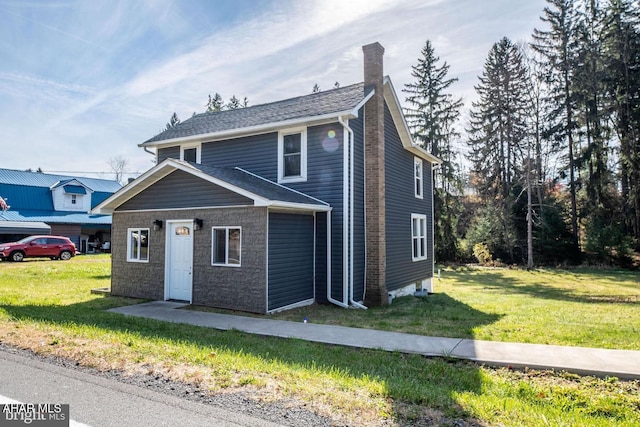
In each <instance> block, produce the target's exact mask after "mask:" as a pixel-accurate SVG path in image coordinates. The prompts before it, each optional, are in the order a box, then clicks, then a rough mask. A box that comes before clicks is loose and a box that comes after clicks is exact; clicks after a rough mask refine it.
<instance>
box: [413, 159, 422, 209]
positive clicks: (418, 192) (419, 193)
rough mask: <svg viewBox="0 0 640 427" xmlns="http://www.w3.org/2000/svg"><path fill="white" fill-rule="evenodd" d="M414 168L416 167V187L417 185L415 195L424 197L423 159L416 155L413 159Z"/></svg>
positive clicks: (420, 197) (419, 197)
mask: <svg viewBox="0 0 640 427" xmlns="http://www.w3.org/2000/svg"><path fill="white" fill-rule="evenodd" d="M413 169H414V178H415V179H414V187H415V195H416V198H418V199H422V190H423V185H422V181H423V180H422V159H419V158H417V157H415V158H414V159H413Z"/></svg>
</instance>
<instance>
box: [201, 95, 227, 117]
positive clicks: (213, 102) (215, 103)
mask: <svg viewBox="0 0 640 427" xmlns="http://www.w3.org/2000/svg"><path fill="white" fill-rule="evenodd" d="M205 107H206V108H207V110H206V111H207V113H212V112H218V111H222V109H223V107H224V101H222V96H220V94H219V93H218V92H216V94H215V95H214V96H213V97H212V96H211V95H209V100H208V101H207V103H206V104H205Z"/></svg>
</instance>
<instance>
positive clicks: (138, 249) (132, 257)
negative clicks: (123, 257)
mask: <svg viewBox="0 0 640 427" xmlns="http://www.w3.org/2000/svg"><path fill="white" fill-rule="evenodd" d="M127 234H128V237H129V238H128V240H127V261H129V262H149V229H148V228H129V229H128V230H127Z"/></svg>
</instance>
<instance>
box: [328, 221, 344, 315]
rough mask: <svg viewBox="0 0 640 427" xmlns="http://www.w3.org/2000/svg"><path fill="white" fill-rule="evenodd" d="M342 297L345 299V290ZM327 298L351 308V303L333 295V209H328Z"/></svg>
mask: <svg viewBox="0 0 640 427" xmlns="http://www.w3.org/2000/svg"><path fill="white" fill-rule="evenodd" d="M342 298H343V299H345V295H344V292H343V295H342ZM327 300H328V301H329V302H330V303H333V304H335V305H338V306H340V307H342V308H349V304H347V303H345V302H342V301H338V300H336V299H333V298H332V297H331V211H327Z"/></svg>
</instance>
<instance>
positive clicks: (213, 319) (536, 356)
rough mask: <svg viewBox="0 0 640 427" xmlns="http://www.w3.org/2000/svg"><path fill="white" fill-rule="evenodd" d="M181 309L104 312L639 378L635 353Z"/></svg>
mask: <svg viewBox="0 0 640 427" xmlns="http://www.w3.org/2000/svg"><path fill="white" fill-rule="evenodd" d="M186 305H187V304H184V303H177V302H169V301H154V302H149V303H143V304H137V305H130V306H126V307H119V308H114V309H111V310H109V311H111V312H113V313H120V314H125V315H127V316H136V317H146V318H150V319H156V320H163V321H167V322H174V323H186V324H190V325H197V326H204V327H208V328H215V329H221V330H230V329H237V330H239V331H244V332H248V333H251V334H257V335H267V336H274V337H282V338H298V339H301V340H307V341H314V342H319V343H325V344H337V345H344V346H349V347H360V348H372V349H381V350H388V351H399V352H403V353H417V354H422V355H425V356H446V357H454V358H459V359H468V360H473V361H476V362H479V363H483V364H487V365H494V366H511V367H514V368H524V367H529V368H535V369H555V370H564V371H568V372H574V373H577V374H583V375H595V376H600V377H603V376H616V377H618V378H626V379H640V351H630V350H605V349H598V348H585V347H563V346H556V345H539V344H517V343H506V342H496V341H477V340H469V339H459V338H438V337H426V336H422V335H410V334H402V333H397V332H385V331H376V330H372V329H360V328H347V327H343V326H332V325H319V324H313V323H303V322H299V323H298V322H288V321H283V320H272V319H266V318H255V317H245V316H232V315H227V314H219V313H207V312H202V311H193V310H176V309H177V308H181V307H184V306H186Z"/></svg>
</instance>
